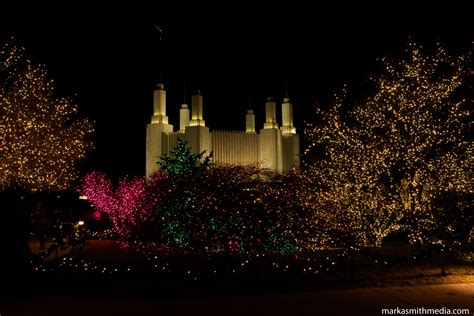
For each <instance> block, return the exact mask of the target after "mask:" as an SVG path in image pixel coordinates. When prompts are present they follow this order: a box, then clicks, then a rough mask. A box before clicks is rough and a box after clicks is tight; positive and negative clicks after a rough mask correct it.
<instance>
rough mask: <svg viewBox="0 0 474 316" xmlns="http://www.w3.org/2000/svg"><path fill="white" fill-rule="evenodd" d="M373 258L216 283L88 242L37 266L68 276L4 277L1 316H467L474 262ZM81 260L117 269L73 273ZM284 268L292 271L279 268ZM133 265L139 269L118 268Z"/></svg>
mask: <svg viewBox="0 0 474 316" xmlns="http://www.w3.org/2000/svg"><path fill="white" fill-rule="evenodd" d="M30 248H31V249H32V250H36V249H37V248H38V245H36V243H33V244H30ZM377 254H378V255H377V256H376V255H375V253H367V254H365V255H363V256H362V255H361V256H359V257H357V258H356V260H354V264H353V265H351V264H350V260H347V259H344V260H342V261H341V262H339V263H337V264H335V265H330V269H328V271H324V273H321V274H320V275H317V276H315V275H314V274H307V273H301V271H299V272H298V273H296V272H295V271H292V269H291V262H293V266H294V267H295V268H301V267H304V266H305V265H306V262H305V261H302V262H301V261H298V262H299V263H297V264H296V265H295V264H294V260H293V261H291V262H288V260H287V259H288V258H283V257H278V258H265V259H259V260H257V261H255V262H253V263H252V262H251V263H249V266H248V267H246V268H244V269H242V270H240V271H239V270H237V269H236V270H237V271H236V273H233V272H232V271H230V270H229V269H228V270H227V271H224V270H222V271H223V272H221V273H219V274H217V275H216V276H214V275H213V274H212V273H210V272H211V271H210V270H209V269H208V271H207V272H208V273H207V274H203V273H201V274H195V273H194V271H193V272H192V273H190V274H189V275H188V273H187V272H188V269H193V268H194V267H196V266H199V265H201V269H204V270H205V269H206V267H207V266H208V265H213V264H214V263H212V264H211V263H209V262H207V261H205V260H204V262H203V260H202V259H200V258H196V257H193V256H189V255H187V256H178V257H176V258H168V257H166V259H164V260H158V261H156V262H155V261H152V262H151V263H150V262H149V261H146V260H144V258H143V257H140V254H137V253H136V252H135V251H133V249H130V248H128V249H127V248H125V249H124V248H121V247H119V246H118V245H116V244H115V242H113V241H88V242H87V243H86V246H85V248H83V249H82V250H80V251H79V250H78V249H73V251H72V253H71V249H66V250H61V251H59V252H58V254H57V258H56V259H55V257H56V254H55V253H52V254H51V255H50V256H49V257H47V258H45V260H44V261H45V265H44V267H54V266H56V268H57V262H69V260H71V263H70V264H69V266H68V268H67V269H62V268H59V269H57V270H54V271H49V272H48V271H47V272H36V271H26V270H24V269H16V270H15V269H13V270H12V273H6V274H5V273H4V274H3V275H5V276H6V277H5V278H3V279H2V280H1V282H0V284H1V285H0V290H1V293H0V295H1V296H0V315H1V316H8V315H245V314H247V315H382V309H383V308H397V307H398V308H450V309H458V308H464V309H469V314H468V315H474V267H473V266H472V263H467V264H466V263H463V264H460V263H459V262H458V263H456V264H454V263H455V262H454V261H453V262H450V261H449V260H446V262H445V263H446V265H445V268H446V273H445V274H441V273H440V267H439V258H437V257H436V256H434V257H427V258H425V259H420V258H416V260H412V259H414V257H415V255H414V254H416V256H419V255H421V254H423V252H419V251H418V252H413V251H412V250H409V249H407V248H404V247H398V246H397V247H385V248H383V249H378V250H377ZM319 256H320V257H322V258H318V257H312V258H311V260H313V259H314V260H315V262H317V264H313V265H312V266H313V267H318V266H319V263H320V262H327V260H325V258H326V257H327V258H329V257H330V256H331V253H329V252H328V253H321V254H319ZM152 257H153V256H152ZM71 258H72V259H71ZM231 259H232V258H225V264H224V265H223V267H229V266H231V267H235V264H236V263H237V266H239V265H240V262H241V260H242V258H240V259H238V260H237V261H235V262H234V260H231ZM408 259H410V260H408ZM81 260H84V261H85V262H89V263H93V264H94V265H97V266H101V267H109V270H110V267H114V266H116V267H119V269H122V272H121V271H119V272H113V271H108V272H106V273H103V272H102V271H101V269H99V270H95V271H90V270H88V271H84V269H82V270H81V269H79V270H75V264H76V263H77V264H79V265H80V264H81V262H83V261H81ZM173 260H174V261H173ZM219 260H220V258H216V260H215V261H216V262H217V263H218V261H219ZM385 260H386V261H385ZM272 261H275V262H277V263H278V264H279V265H280V270H278V269H275V267H274V266H273V264H272ZM330 261H331V260H330ZM143 262H146V264H145V265H144V266H141V264H143ZM311 262H312V261H311ZM155 263H156V264H157V266H158V267H157V268H156V269H155V268H154V267H155ZM286 263H288V264H289V265H290V268H289V270H288V271H282V270H281V268H283V267H285V265H286ZM134 264H135V268H136V271H133V269H134V268H132V271H131V272H128V271H126V270H123V269H124V268H126V267H128V266H129V265H130V266H132V267H134ZM137 264H138V266H137ZM162 266H163V267H166V269H168V268H169V269H170V272H166V271H165V272H163V271H162ZM150 267H151V268H152V270H151V272H150V270H147V269H149V268H150ZM171 267H172V268H171ZM213 267H214V266H213ZM138 268H143V270H140V269H138ZM217 268H220V266H219V265H218V266H217ZM232 269H233V268H232ZM204 270H202V271H204ZM22 271H23V272H22ZM275 271H277V272H275ZM278 271H279V272H278ZM313 271H314V270H313ZM4 272H5V271H4ZM194 276H197V278H194ZM419 315H421V314H419Z"/></svg>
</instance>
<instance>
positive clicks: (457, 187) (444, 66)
mask: <svg viewBox="0 0 474 316" xmlns="http://www.w3.org/2000/svg"><path fill="white" fill-rule="evenodd" d="M382 62H383V64H384V71H383V72H382V73H381V74H380V75H379V76H378V77H376V78H375V79H373V82H374V84H375V90H374V93H373V94H372V95H370V96H369V97H368V98H366V99H365V100H364V101H363V102H360V103H357V104H355V105H353V106H352V108H351V109H349V110H344V106H343V105H344V104H345V100H344V94H343V95H342V96H338V97H337V98H336V102H335V106H333V107H332V108H331V109H330V110H329V111H327V112H323V111H321V110H319V109H316V112H317V114H318V116H319V121H318V122H317V123H313V124H309V125H308V127H307V129H306V135H307V137H308V139H309V140H310V141H311V144H310V146H309V148H308V149H307V150H306V152H305V153H306V154H309V153H311V152H314V151H319V155H318V156H317V157H316V159H315V160H314V161H313V162H314V163H313V164H312V166H311V170H312V173H313V174H314V175H315V176H316V177H318V178H320V179H322V181H323V184H324V185H325V187H326V190H328V192H330V193H331V194H332V195H333V196H337V197H338V199H339V201H340V203H341V205H342V207H343V208H345V209H346V210H347V212H348V213H350V214H352V215H353V216H354V217H355V219H356V220H355V222H354V225H357V226H358V227H360V229H361V231H362V232H364V233H363V235H364V236H363V239H362V240H361V242H362V243H363V244H374V245H380V243H381V241H382V239H383V238H384V237H385V236H387V235H389V234H391V233H393V232H396V231H399V230H400V229H402V228H408V229H409V234H410V238H411V241H413V242H415V241H419V242H426V241H430V242H440V236H439V234H438V236H436V234H434V232H435V231H436V227H437V226H438V225H439V224H440V222H438V220H437V218H438V219H439V216H438V217H436V216H435V208H436V206H435V204H436V203H435V202H436V201H437V200H439V197H441V196H446V193H449V192H451V193H455V194H464V196H468V195H471V201H472V193H473V188H472V182H471V181H470V179H472V168H471V167H470V166H472V142H471V141H470V140H469V139H468V137H467V136H466V135H467V131H468V122H469V121H470V120H469V113H468V111H467V109H466V108H465V107H464V104H465V100H462V99H461V100H457V98H456V93H457V92H458V91H459V89H460V87H461V86H462V83H463V80H464V78H465V77H466V70H467V69H466V67H465V66H466V63H465V59H464V57H463V56H458V57H452V56H449V55H448V54H447V53H446V52H445V50H444V49H443V48H442V47H441V46H439V45H438V46H437V48H436V50H435V51H434V52H432V53H427V54H425V53H423V50H422V47H420V46H418V45H416V44H409V45H408V49H407V50H406V57H405V58H404V59H401V60H398V61H394V62H391V61H388V60H386V59H382ZM438 204H439V203H438ZM468 204H470V202H468Z"/></svg>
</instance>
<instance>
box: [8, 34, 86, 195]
mask: <svg viewBox="0 0 474 316" xmlns="http://www.w3.org/2000/svg"><path fill="white" fill-rule="evenodd" d="M0 76H1V77H2V81H1V83H0V108H1V112H2V123H1V126H0V133H1V136H0V142H1V144H2V164H1V167H0V168H1V169H0V170H1V172H0V189H6V188H10V187H17V188H23V189H26V190H28V191H46V190H64V189H67V188H68V187H69V186H70V185H71V183H72V181H73V180H75V179H76V178H77V171H76V170H75V168H74V165H75V163H76V162H78V161H79V160H82V159H84V158H85V154H86V151H87V150H89V149H91V148H92V142H91V141H89V140H87V137H88V136H89V135H90V134H91V133H92V132H93V128H92V124H91V122H90V121H89V120H87V119H81V118H79V117H78V106H77V105H76V104H75V103H74V102H73V100H72V99H71V98H64V97H57V96H56V95H55V91H54V84H53V81H52V80H48V79H47V72H46V68H45V67H44V65H34V64H32V63H31V62H30V61H29V60H28V59H26V58H25V57H24V49H23V48H19V47H17V46H15V45H14V44H12V43H6V44H4V45H3V46H0Z"/></svg>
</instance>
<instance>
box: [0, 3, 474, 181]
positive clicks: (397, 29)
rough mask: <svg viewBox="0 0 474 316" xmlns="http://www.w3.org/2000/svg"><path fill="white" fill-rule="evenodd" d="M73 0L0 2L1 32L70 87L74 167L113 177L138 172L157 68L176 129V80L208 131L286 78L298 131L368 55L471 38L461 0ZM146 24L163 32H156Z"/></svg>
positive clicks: (453, 46) (357, 76) (362, 77)
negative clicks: (86, 142)
mask: <svg viewBox="0 0 474 316" xmlns="http://www.w3.org/2000/svg"><path fill="white" fill-rule="evenodd" d="M412 2H415V1H412ZM82 3H83V2H75V4H74V3H73V4H69V5H67V6H65V5H62V6H52V5H51V6H50V7H42V6H41V7H40V5H36V6H34V7H32V6H28V5H27V4H20V5H18V6H16V7H14V8H13V7H12V8H7V9H6V8H3V9H2V12H1V14H2V19H1V21H0V36H1V37H0V38H1V39H3V40H4V39H8V38H9V37H10V36H14V37H15V39H16V41H17V42H18V43H19V44H20V45H22V46H24V47H25V48H26V49H27V52H28V54H29V55H30V57H31V58H32V59H33V60H34V61H35V62H40V63H44V64H46V66H47V68H48V70H49V74H50V77H51V78H52V79H54V80H55V81H56V83H57V88H58V93H59V94H61V95H76V100H77V102H78V103H79V105H80V108H81V111H82V113H83V114H85V115H87V116H88V117H90V118H92V119H93V120H94V121H95V124H96V125H95V127H96V134H95V136H94V139H95V142H96V149H95V150H94V151H93V152H91V153H90V154H89V159H88V161H87V163H86V164H83V165H82V166H81V168H82V169H83V171H85V170H88V169H96V170H102V171H106V172H108V173H110V174H111V175H113V176H121V175H125V174H136V175H142V174H144V168H145V125H146V123H149V120H150V116H151V114H152V109H153V103H152V102H153V101H152V98H153V88H154V86H155V84H156V83H158V82H159V81H160V75H159V73H160V71H159V69H160V68H162V70H163V71H162V74H163V82H164V84H165V87H166V89H167V92H168V99H167V112H168V116H169V118H170V123H171V124H173V125H174V126H175V129H176V128H177V126H178V125H179V121H178V118H179V117H178V110H179V107H180V104H181V103H182V102H183V98H184V93H183V91H184V84H183V83H184V81H186V90H187V91H186V100H187V102H190V95H191V92H192V91H193V89H196V88H199V89H201V90H202V93H203V96H204V119H205V120H206V125H207V126H209V127H210V128H211V130H212V129H239V130H243V129H244V126H245V111H246V109H247V108H248V103H249V96H250V97H251V103H252V108H253V109H254V110H255V112H256V115H257V118H256V122H257V128H258V129H260V128H262V125H263V120H264V117H263V115H264V112H263V110H264V102H265V97H266V96H274V97H276V99H277V102H279V103H280V102H281V100H282V97H283V95H284V91H285V89H284V87H285V80H288V92H289V96H290V98H291V100H292V102H293V104H294V113H295V119H296V126H297V128H298V133H300V134H301V133H302V129H301V128H302V126H303V119H306V118H308V117H310V116H311V113H312V109H313V107H314V106H315V104H326V103H328V101H329V100H331V96H332V95H333V94H334V93H336V92H338V91H339V90H340V89H341V87H342V85H343V84H344V83H347V84H348V85H349V87H352V89H353V90H355V91H357V87H359V86H363V85H364V83H366V82H367V80H368V77H369V75H370V74H371V73H372V72H374V71H375V70H376V69H377V63H376V58H377V57H381V56H386V55H387V56H397V55H398V54H399V53H400V52H401V51H402V50H403V49H404V48H405V46H404V45H405V43H406V42H407V41H408V39H409V37H410V36H411V37H412V38H414V39H415V40H417V41H418V42H421V43H428V44H429V43H434V42H436V41H437V40H439V41H440V42H442V43H445V44H446V46H447V48H448V50H450V51H452V52H457V51H464V52H468V51H469V49H470V47H471V41H472V40H473V39H474V36H473V35H474V34H473V27H472V24H473V23H472V20H473V18H472V17H473V14H472V11H470V9H468V5H467V1H459V2H458V3H456V2H453V1H449V4H435V3H434V2H426V5H425V6H422V5H417V7H414V6H413V4H410V2H405V3H404V2H400V1H391V2H383V3H384V5H383V6H381V3H382V2H373V3H374V4H372V5H365V6H359V5H354V4H353V5H350V6H348V5H347V4H343V3H342V2H334V1H333V2H331V3H332V5H331V6H327V5H322V4H318V3H316V4H313V5H314V8H311V7H309V6H303V5H299V6H298V5H296V4H295V3H294V2H291V5H289V4H285V5H281V6H275V4H271V5H270V3H268V4H267V5H263V4H257V3H256V2H255V3H254V4H248V3H247V4H246V3H244V2H236V3H234V4H231V3H230V2H222V4H218V3H219V2H217V1H216V2H215V3H216V4H215V5H203V4H194V5H190V4H182V5H181V6H178V5H176V3H175V4H174V6H173V7H170V5H168V4H167V2H163V3H160V2H157V1H155V2H154V4H153V5H146V6H142V7H140V6H138V5H136V4H135V5H134V6H133V7H132V6H129V5H117V4H113V2H111V3H110V4H109V5H107V6H106V5H102V6H100V7H99V6H98V5H97V4H94V5H92V4H91V5H90V6H86V5H82ZM133 3H136V2H133ZM446 3H448V2H446ZM80 4H81V5H82V7H80V6H79V5H80ZM155 25H157V26H159V27H160V28H161V29H163V30H164V39H163V40H162V41H161V42H160V41H159V34H158V32H157V31H156V28H155ZM278 115H280V113H278Z"/></svg>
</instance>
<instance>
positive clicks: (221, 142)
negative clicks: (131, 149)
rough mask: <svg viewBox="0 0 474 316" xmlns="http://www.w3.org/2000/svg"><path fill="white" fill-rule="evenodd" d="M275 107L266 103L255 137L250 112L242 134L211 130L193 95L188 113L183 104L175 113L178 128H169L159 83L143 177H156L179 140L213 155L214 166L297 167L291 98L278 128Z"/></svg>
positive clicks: (269, 100) (199, 98) (284, 169)
mask: <svg viewBox="0 0 474 316" xmlns="http://www.w3.org/2000/svg"><path fill="white" fill-rule="evenodd" d="M276 111H277V104H276V102H275V100H274V99H273V98H267V101H266V103H265V123H264V124H263V128H262V129H260V131H259V132H257V130H256V128H255V115H254V113H253V111H252V110H248V111H247V114H246V115H245V118H244V117H243V115H242V120H244V119H245V122H246V128H245V131H219V130H216V131H210V130H209V127H207V126H206V123H205V121H204V118H203V97H202V95H201V93H200V91H195V92H194V93H193V96H192V99H191V110H190V109H189V107H188V105H187V104H182V105H181V109H180V112H179V129H178V130H175V129H174V128H173V125H171V124H169V123H168V116H166V91H165V89H164V85H163V84H158V85H157V87H156V89H155V91H154V100H153V115H152V117H151V123H150V124H147V129H146V175H147V177H149V176H151V175H152V174H154V173H155V172H156V171H157V169H158V165H157V162H158V161H159V159H160V157H162V156H164V155H166V154H169V153H170V152H171V150H173V148H175V147H176V145H177V144H178V139H182V140H184V141H186V142H187V144H188V146H190V147H191V151H192V152H193V153H200V152H203V151H205V152H206V153H207V154H209V153H210V152H212V161H213V163H215V164H221V165H223V164H227V165H248V164H259V165H260V166H261V167H263V168H269V169H273V170H276V171H280V172H287V171H289V170H291V169H293V168H298V167H299V165H300V139H299V135H298V134H296V128H295V127H294V126H293V105H292V104H291V103H290V99H289V98H284V99H283V103H282V104H281V111H282V126H281V127H279V125H278V122H277V119H276Z"/></svg>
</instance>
